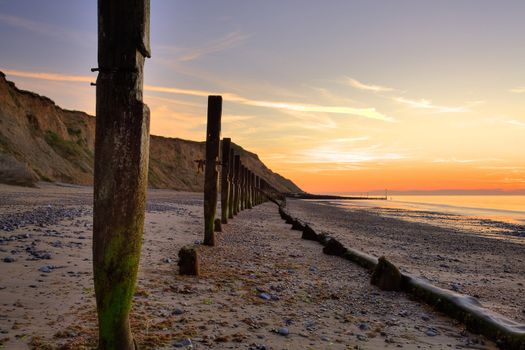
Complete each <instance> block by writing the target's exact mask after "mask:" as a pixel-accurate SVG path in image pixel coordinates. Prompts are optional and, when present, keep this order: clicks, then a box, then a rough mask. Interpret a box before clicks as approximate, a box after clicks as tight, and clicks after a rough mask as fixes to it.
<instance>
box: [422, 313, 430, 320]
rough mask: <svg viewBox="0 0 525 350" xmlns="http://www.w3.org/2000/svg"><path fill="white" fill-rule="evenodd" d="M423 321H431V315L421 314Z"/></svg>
mask: <svg viewBox="0 0 525 350" xmlns="http://www.w3.org/2000/svg"><path fill="white" fill-rule="evenodd" d="M421 319H422V320H423V321H430V315H429V314H421Z"/></svg>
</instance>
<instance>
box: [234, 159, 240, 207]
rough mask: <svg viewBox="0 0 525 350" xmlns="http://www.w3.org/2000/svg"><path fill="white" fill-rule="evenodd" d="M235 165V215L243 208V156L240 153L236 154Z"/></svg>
mask: <svg viewBox="0 0 525 350" xmlns="http://www.w3.org/2000/svg"><path fill="white" fill-rule="evenodd" d="M234 167H235V169H234V172H233V173H234V177H235V179H234V182H235V192H234V194H233V204H234V205H233V215H237V214H239V211H240V210H241V205H240V202H241V184H240V182H241V156H240V155H238V154H236V155H235V159H234Z"/></svg>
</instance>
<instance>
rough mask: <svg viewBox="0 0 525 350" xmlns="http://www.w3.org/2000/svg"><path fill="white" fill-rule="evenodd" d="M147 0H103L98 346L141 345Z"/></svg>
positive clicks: (126, 348)
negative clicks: (134, 307)
mask: <svg viewBox="0 0 525 350" xmlns="http://www.w3.org/2000/svg"><path fill="white" fill-rule="evenodd" d="M149 13H150V6H149V0H114V1H104V0H99V1H98V66H99V68H96V69H93V71H98V72H99V73H98V78H97V84H96V86H97V92H96V95H97V105H96V114H97V118H96V135H95V178H94V201H93V270H94V282H95V295H96V301H97V313H98V330H99V332H98V334H99V344H98V349H101V350H107V349H123V350H132V349H135V342H134V340H133V336H132V334H131V330H130V326H129V312H130V309H131V300H132V298H133V293H134V290H135V283H136V279H137V271H138V267H139V260H140V249H141V243H142V235H143V232H144V215H145V213H144V211H145V206H146V186H147V183H148V156H149V109H148V107H147V106H146V105H145V104H144V103H143V100H142V91H143V78H144V60H145V58H146V57H150V56H151V54H150V48H149Z"/></svg>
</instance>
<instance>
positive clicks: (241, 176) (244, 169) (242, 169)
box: [239, 163, 246, 211]
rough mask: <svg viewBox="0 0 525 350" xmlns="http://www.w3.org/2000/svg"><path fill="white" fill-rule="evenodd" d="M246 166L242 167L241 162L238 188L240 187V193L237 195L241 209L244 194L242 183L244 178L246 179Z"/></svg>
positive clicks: (242, 208)
mask: <svg viewBox="0 0 525 350" xmlns="http://www.w3.org/2000/svg"><path fill="white" fill-rule="evenodd" d="M245 175H246V168H245V167H244V165H243V164H242V163H241V171H240V177H239V179H240V182H239V183H240V188H241V191H240V195H239V200H240V202H241V203H240V205H241V211H242V210H244V196H245V192H244V184H245V180H246V177H245Z"/></svg>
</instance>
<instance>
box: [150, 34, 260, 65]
mask: <svg viewBox="0 0 525 350" xmlns="http://www.w3.org/2000/svg"><path fill="white" fill-rule="evenodd" d="M249 37H250V35H248V34H243V33H240V32H231V33H228V34H227V35H225V36H223V37H222V38H219V39H217V40H213V41H210V42H208V43H206V44H204V45H202V46H201V47H193V48H184V47H174V46H159V47H158V49H159V51H160V55H163V56H166V55H168V56H174V59H175V60H177V61H179V62H188V61H194V60H196V59H199V58H200V57H203V56H206V55H209V54H212V53H216V52H220V51H224V50H227V49H230V48H232V47H235V46H238V45H241V44H242V43H243V42H245V41H246V40H247V39H248V38H249Z"/></svg>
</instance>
